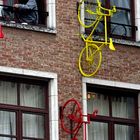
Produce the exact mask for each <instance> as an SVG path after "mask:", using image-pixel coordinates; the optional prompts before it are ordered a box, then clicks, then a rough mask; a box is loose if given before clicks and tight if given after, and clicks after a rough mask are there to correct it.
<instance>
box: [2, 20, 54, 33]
mask: <svg viewBox="0 0 140 140" xmlns="http://www.w3.org/2000/svg"><path fill="white" fill-rule="evenodd" d="M0 24H1V25H2V26H5V27H11V28H18V29H25V30H31V31H37V32H46V33H53V34H56V29H53V28H47V27H45V26H41V25H39V26H37V25H36V26H35V25H23V24H20V23H8V22H3V21H2V22H0Z"/></svg>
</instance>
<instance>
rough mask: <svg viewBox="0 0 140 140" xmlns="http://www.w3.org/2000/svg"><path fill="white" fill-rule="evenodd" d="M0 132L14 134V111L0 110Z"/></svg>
mask: <svg viewBox="0 0 140 140" xmlns="http://www.w3.org/2000/svg"><path fill="white" fill-rule="evenodd" d="M0 134H7V135H16V118H15V113H14V112H7V111H0Z"/></svg>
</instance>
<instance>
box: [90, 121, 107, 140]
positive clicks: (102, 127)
mask: <svg viewBox="0 0 140 140" xmlns="http://www.w3.org/2000/svg"><path fill="white" fill-rule="evenodd" d="M88 140H108V124H107V123H101V122H91V123H90V124H88Z"/></svg>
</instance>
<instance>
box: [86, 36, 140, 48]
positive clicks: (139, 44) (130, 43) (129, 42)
mask: <svg viewBox="0 0 140 140" xmlns="http://www.w3.org/2000/svg"><path fill="white" fill-rule="evenodd" d="M85 37H86V35H85ZM94 39H95V40H100V41H103V40H104V38H102V37H101V36H94ZM112 40H113V42H114V43H116V44H120V45H127V46H135V47H140V41H132V40H125V39H116V38H112Z"/></svg>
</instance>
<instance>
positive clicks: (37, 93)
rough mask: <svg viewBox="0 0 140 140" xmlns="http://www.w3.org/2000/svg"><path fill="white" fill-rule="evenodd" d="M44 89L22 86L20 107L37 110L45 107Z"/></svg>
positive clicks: (34, 86)
mask: <svg viewBox="0 0 140 140" xmlns="http://www.w3.org/2000/svg"><path fill="white" fill-rule="evenodd" d="M44 97H45V95H44V88H43V87H42V86H37V85H29V84H21V85H20V105H22V106H28V107H36V108H44V107H45V98H44Z"/></svg>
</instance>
